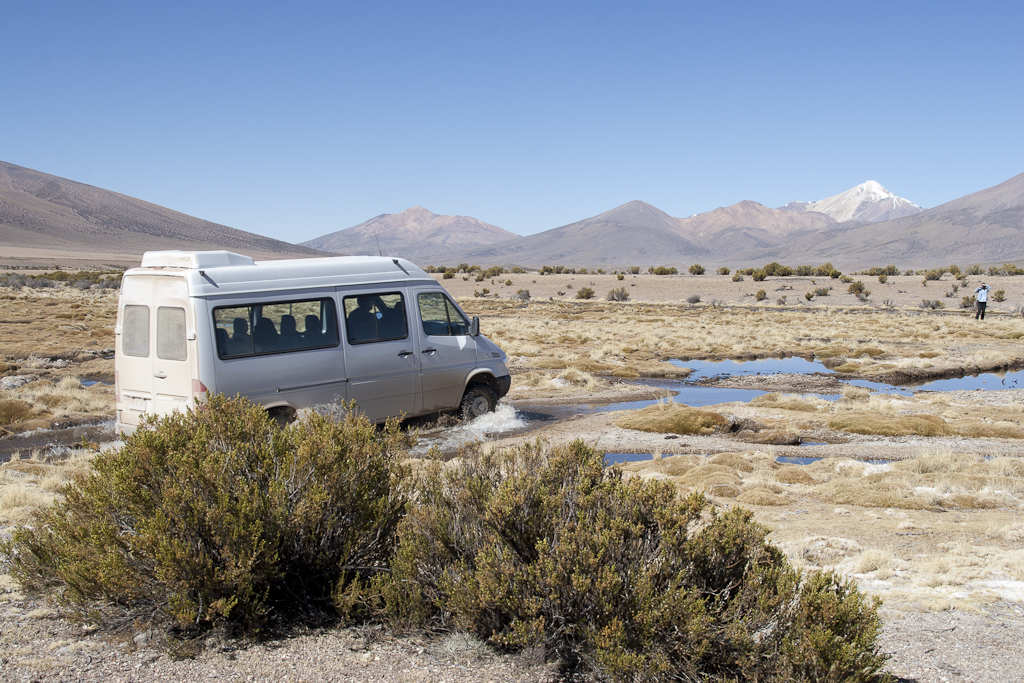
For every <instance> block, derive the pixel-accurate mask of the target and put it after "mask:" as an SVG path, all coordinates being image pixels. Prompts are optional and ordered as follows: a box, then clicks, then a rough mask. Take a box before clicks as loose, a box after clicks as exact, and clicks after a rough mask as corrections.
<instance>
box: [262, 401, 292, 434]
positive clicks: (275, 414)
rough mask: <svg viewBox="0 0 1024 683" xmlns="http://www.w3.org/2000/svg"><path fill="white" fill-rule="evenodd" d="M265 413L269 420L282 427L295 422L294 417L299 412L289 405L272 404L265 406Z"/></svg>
mask: <svg viewBox="0 0 1024 683" xmlns="http://www.w3.org/2000/svg"><path fill="white" fill-rule="evenodd" d="M266 410H267V415H268V416H269V417H270V419H271V420H273V421H274V422H276V423H277V426H278V427H280V428H281V429H284V428H285V427H287V426H288V425H290V424H291V423H292V422H295V418H296V417H298V414H299V412H298V411H297V410H295V408H292V407H291V406H289V405H284V406H273V407H272V408H267V409H266Z"/></svg>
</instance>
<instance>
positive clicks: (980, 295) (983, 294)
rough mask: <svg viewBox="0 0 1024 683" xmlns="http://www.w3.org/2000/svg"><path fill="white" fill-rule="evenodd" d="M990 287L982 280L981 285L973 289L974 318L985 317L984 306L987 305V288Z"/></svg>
mask: <svg viewBox="0 0 1024 683" xmlns="http://www.w3.org/2000/svg"><path fill="white" fill-rule="evenodd" d="M989 289H991V287H989V286H988V285H986V284H985V283H984V282H982V283H981V287H978V288H977V289H976V290H974V298H975V301H976V302H977V313H975V314H974V319H975V320H977V319H978V318H981V319H982V320H984V319H985V307H986V306H988V290H989Z"/></svg>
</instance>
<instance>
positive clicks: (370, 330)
mask: <svg viewBox="0 0 1024 683" xmlns="http://www.w3.org/2000/svg"><path fill="white" fill-rule="evenodd" d="M342 305H343V306H344V308H345V331H346V333H347V335H348V342H349V343H350V344H367V343H370V342H378V341H390V340H393V339H405V338H406V337H408V336H409V325H408V322H407V321H406V317H405V297H403V296H402V295H401V293H399V292H387V293H384V294H358V295H356V296H346V297H345V298H344V299H343V300H342Z"/></svg>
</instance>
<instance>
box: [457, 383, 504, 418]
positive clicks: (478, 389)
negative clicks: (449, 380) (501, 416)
mask: <svg viewBox="0 0 1024 683" xmlns="http://www.w3.org/2000/svg"><path fill="white" fill-rule="evenodd" d="M497 405H498V395H497V394H495V393H494V390H493V389H491V388H490V387H488V386H485V385H483V384H477V385H474V386H471V387H470V388H469V389H467V390H466V393H465V395H463V397H462V405H461V406H460V408H459V410H460V412H461V413H462V417H463V419H465V420H473V419H475V418H478V417H480V416H481V415H485V414H487V413H489V412H491V411H493V410H494V407H495V406H497Z"/></svg>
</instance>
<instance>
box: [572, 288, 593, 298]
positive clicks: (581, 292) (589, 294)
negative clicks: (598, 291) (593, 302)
mask: <svg viewBox="0 0 1024 683" xmlns="http://www.w3.org/2000/svg"><path fill="white" fill-rule="evenodd" d="M576 298H577V299H593V298H594V290H593V289H591V288H590V287H580V288H579V289H578V290H576Z"/></svg>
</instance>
